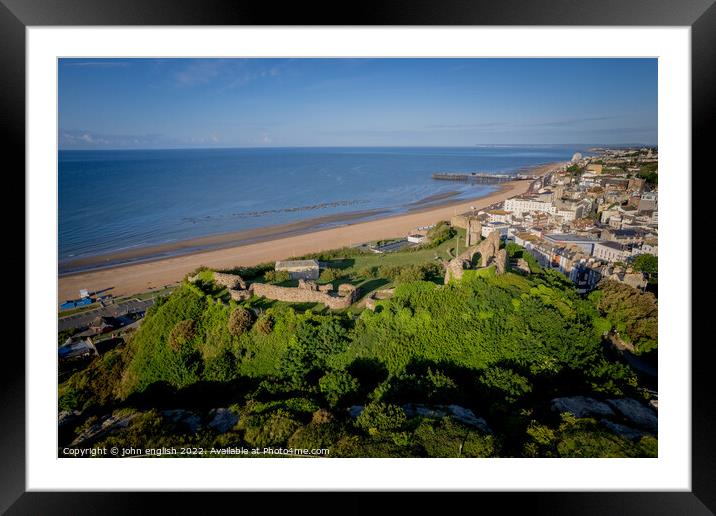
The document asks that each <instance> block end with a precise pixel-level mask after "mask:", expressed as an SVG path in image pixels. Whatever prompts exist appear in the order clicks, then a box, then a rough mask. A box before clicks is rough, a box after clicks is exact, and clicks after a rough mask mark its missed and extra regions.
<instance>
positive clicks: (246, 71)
mask: <svg viewBox="0 0 716 516" xmlns="http://www.w3.org/2000/svg"><path fill="white" fill-rule="evenodd" d="M58 102H59V127H60V129H59V144H60V148H65V149H71V148H76V149H87V148H98V149H99V148H114V149H120V148H177V147H287V146H421V145H435V146H471V145H476V144H550V143H605V144H623V143H646V144H655V143H656V142H657V60H656V59H61V60H60V62H59V100H58Z"/></svg>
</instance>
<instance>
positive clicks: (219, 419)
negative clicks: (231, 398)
mask: <svg viewBox="0 0 716 516" xmlns="http://www.w3.org/2000/svg"><path fill="white" fill-rule="evenodd" d="M209 418H210V419H211V421H209V428H213V429H214V430H216V431H217V432H219V433H220V434H223V433H225V432H228V431H229V430H231V429H232V428H233V427H234V425H235V424H236V423H238V422H239V416H237V415H236V414H234V413H233V412H231V411H230V410H229V409H227V408H217V409H212V410H211V411H210V412H209Z"/></svg>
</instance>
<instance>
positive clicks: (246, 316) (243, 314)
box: [228, 306, 254, 337]
mask: <svg viewBox="0 0 716 516" xmlns="http://www.w3.org/2000/svg"><path fill="white" fill-rule="evenodd" d="M253 322H254V316H253V314H252V313H251V311H250V310H247V309H246V308H244V307H243V306H237V307H236V308H234V310H233V311H232V312H231V315H230V316H229V325H228V328H229V333H231V334H232V335H233V336H235V337H238V336H240V335H243V334H244V333H245V332H246V331H248V330H249V329H250V328H251V324H252V323H253Z"/></svg>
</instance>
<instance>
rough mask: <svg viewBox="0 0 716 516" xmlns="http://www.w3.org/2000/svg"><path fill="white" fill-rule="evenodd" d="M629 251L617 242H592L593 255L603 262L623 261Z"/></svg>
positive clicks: (628, 254) (629, 253)
mask: <svg viewBox="0 0 716 516" xmlns="http://www.w3.org/2000/svg"><path fill="white" fill-rule="evenodd" d="M629 256H631V252H630V251H629V250H628V249H625V248H624V246H623V245H621V244H619V243H617V242H611V241H601V242H597V243H596V244H594V257H595V258H598V259H600V260H604V261H605V262H610V263H611V262H625V261H626V259H627V258H628V257H629Z"/></svg>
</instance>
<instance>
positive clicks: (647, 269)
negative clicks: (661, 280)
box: [632, 254, 659, 278]
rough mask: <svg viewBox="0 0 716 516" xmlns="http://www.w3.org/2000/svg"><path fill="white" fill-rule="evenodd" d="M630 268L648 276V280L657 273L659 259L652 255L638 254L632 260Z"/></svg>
mask: <svg viewBox="0 0 716 516" xmlns="http://www.w3.org/2000/svg"><path fill="white" fill-rule="evenodd" d="M632 268H633V269H634V270H635V271H641V272H643V273H645V274H648V275H649V278H652V277H655V276H656V275H657V274H658V273H659V259H658V258H657V257H656V256H654V255H653V254H640V255H639V256H637V257H636V258H634V263H633V264H632Z"/></svg>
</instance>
